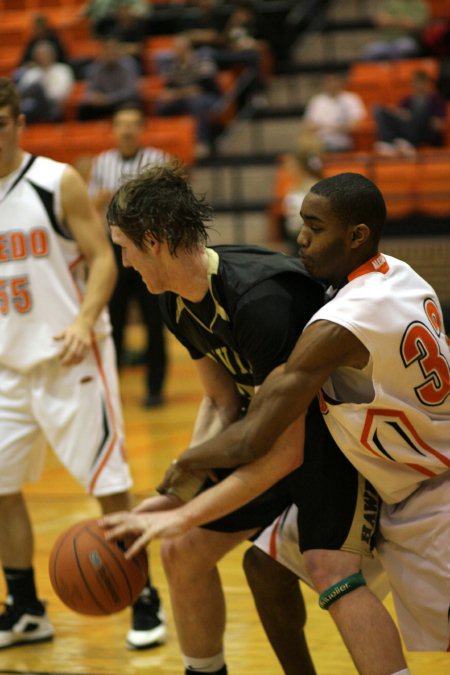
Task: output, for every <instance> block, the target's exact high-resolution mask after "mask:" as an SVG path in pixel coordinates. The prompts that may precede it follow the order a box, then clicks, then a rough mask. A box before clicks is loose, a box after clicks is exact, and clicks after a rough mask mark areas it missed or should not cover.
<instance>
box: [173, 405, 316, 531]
mask: <svg viewBox="0 0 450 675" xmlns="http://www.w3.org/2000/svg"><path fill="white" fill-rule="evenodd" d="M303 441H304V420H303V418H300V419H299V420H297V421H296V422H294V424H293V425H292V426H291V427H290V428H289V429H288V430H286V432H285V433H284V434H283V435H282V436H281V437H280V439H279V440H278V441H277V443H276V444H275V445H274V446H273V447H272V448H271V450H270V451H269V452H268V453H267V454H266V455H265V456H264V457H261V458H260V459H257V460H255V461H254V462H251V463H250V464H246V465H245V466H241V467H239V468H238V469H236V470H235V471H234V472H233V473H232V474H231V475H230V476H228V477H227V478H225V479H224V480H223V481H221V482H220V483H217V484H216V485H214V486H213V487H211V488H209V489H208V490H205V491H204V492H202V493H201V494H199V495H197V496H196V497H195V498H194V499H192V500H191V501H190V502H188V503H187V504H185V505H184V506H183V507H182V512H183V518H184V519H186V523H187V524H188V527H197V526H200V525H204V524H205V523H207V522H210V521H212V520H216V519H217V518H221V517H223V516H225V515H227V514H228V513H231V512H232V511H235V510H236V509H238V508H240V507H241V506H243V505H244V504H247V503H248V502H249V501H251V500H252V499H254V498H255V497H258V496H259V495H260V494H262V493H263V492H265V491H266V490H268V489H269V488H270V487H271V486H272V485H274V484H275V483H276V482H278V481H279V480H281V479H282V478H284V477H285V476H286V475H288V474H289V473H291V472H292V471H294V469H296V468H297V467H298V466H300V464H301V463H302V461H303Z"/></svg>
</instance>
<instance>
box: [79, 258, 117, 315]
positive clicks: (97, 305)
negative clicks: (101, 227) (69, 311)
mask: <svg viewBox="0 0 450 675" xmlns="http://www.w3.org/2000/svg"><path fill="white" fill-rule="evenodd" d="M116 278H117V267H116V263H115V260H114V255H113V252H112V249H111V248H110V247H109V245H108V247H105V249H104V250H103V251H102V252H101V253H99V254H97V255H96V256H95V257H94V258H93V259H92V260H91V261H90V262H89V275H88V280H87V284H86V291H85V296H84V298H83V301H82V303H81V309H80V313H79V319H80V320H82V321H83V322H85V323H86V325H88V326H89V327H90V328H92V327H93V326H94V324H95V322H96V320H97V318H98V316H99V314H100V312H101V311H102V309H103V308H104V307H105V306H106V304H107V303H108V301H109V299H110V297H111V295H112V292H113V290H114V286H115V283H116Z"/></svg>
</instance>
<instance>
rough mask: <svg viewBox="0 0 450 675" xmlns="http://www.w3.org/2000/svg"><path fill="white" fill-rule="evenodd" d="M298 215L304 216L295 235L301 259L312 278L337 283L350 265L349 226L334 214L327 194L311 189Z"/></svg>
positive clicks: (336, 284) (343, 277)
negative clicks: (324, 195)
mask: <svg viewBox="0 0 450 675" xmlns="http://www.w3.org/2000/svg"><path fill="white" fill-rule="evenodd" d="M300 216H301V218H302V219H303V225H302V226H301V228H300V233H299V235H298V238H297V243H298V245H299V246H300V251H299V256H300V259H301V260H302V261H303V263H304V265H305V267H306V269H307V270H308V272H309V273H310V274H311V275H312V276H313V277H314V278H316V279H322V280H325V281H327V282H329V283H330V284H332V285H333V286H338V285H339V284H340V283H341V282H342V280H343V279H345V277H346V276H347V275H348V274H349V273H350V272H351V269H352V265H351V264H350V262H349V255H350V252H351V247H350V243H351V239H352V228H350V227H346V226H345V225H343V224H342V223H341V222H340V221H339V220H338V219H337V218H336V216H335V215H334V214H333V211H332V207H331V205H330V202H329V200H328V199H327V198H326V197H323V196H321V195H316V194H314V193H312V192H309V193H308V194H307V195H306V197H305V199H304V200H303V204H302V208H301V210H300Z"/></svg>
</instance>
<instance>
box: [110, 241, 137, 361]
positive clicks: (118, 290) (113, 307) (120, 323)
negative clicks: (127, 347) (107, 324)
mask: <svg viewBox="0 0 450 675" xmlns="http://www.w3.org/2000/svg"><path fill="white" fill-rule="evenodd" d="M114 253H115V256H116V262H117V267H118V277H117V282H116V285H115V288H114V292H113V294H112V296H111V299H110V301H109V315H110V318H111V326H112V337H113V341H114V347H115V349H116V357H117V364H118V365H119V366H120V365H122V361H123V334H124V330H125V325H126V321H127V310H128V300H129V292H130V291H129V283H128V277H129V272H130V270H129V269H127V268H125V267H124V266H123V265H122V261H121V259H120V258H121V253H120V250H118V247H117V246H114ZM132 271H133V272H134V270H132Z"/></svg>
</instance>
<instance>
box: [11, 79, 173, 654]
mask: <svg viewBox="0 0 450 675" xmlns="http://www.w3.org/2000/svg"><path fill="white" fill-rule="evenodd" d="M23 124H24V119H23V115H21V114H20V101H19V97H18V95H17V92H16V90H15V87H14V85H13V84H12V83H11V82H10V81H9V80H8V79H6V78H0V560H1V562H2V565H3V572H4V575H5V580H6V586H7V591H8V597H7V602H6V611H5V612H3V613H2V614H0V648H2V647H9V646H11V645H13V644H17V643H29V642H38V641H42V640H48V639H50V638H51V637H52V636H53V628H52V625H51V623H50V622H49V620H48V618H47V615H46V612H45V607H44V605H43V603H42V602H41V601H40V600H39V599H38V597H37V594H36V588H35V583H34V574H33V567H32V557H33V537H32V530H31V525H30V519H29V516H28V511H27V507H26V504H25V501H24V499H23V496H22V492H21V488H22V485H23V483H24V482H25V481H27V480H36V479H37V478H38V477H39V475H40V473H41V470H42V465H43V462H44V455H45V450H46V447H47V445H48V444H49V445H51V446H52V448H53V450H54V451H55V453H56V454H57V456H58V457H59V459H60V461H61V462H62V464H63V465H64V466H65V467H66V468H67V469H68V470H69V471H70V472H71V473H72V474H73V475H74V476H75V477H76V478H77V479H78V480H79V481H80V482H81V483H82V484H83V485H84V486H85V488H86V490H87V491H88V492H89V493H90V494H92V495H95V496H96V497H97V498H98V500H99V502H100V505H101V507H102V510H103V512H109V511H113V510H114V511H115V510H117V509H121V508H128V507H129V506H130V495H129V488H130V487H131V476H130V471H129V468H128V464H127V462H126V460H125V457H124V448H123V445H124V436H123V422H122V412H121V408H120V398H119V390H118V381H117V373H116V370H115V355H114V347H113V343H112V338H111V337H110V326H109V318H108V314H107V313H106V311H105V309H104V308H105V305H106V303H107V301H108V299H109V297H110V295H111V292H112V290H113V287H114V283H115V280H116V266H115V262H114V255H113V252H112V248H111V246H110V244H109V241H108V238H107V235H106V232H105V230H104V228H103V226H102V224H101V223H100V221H99V219H98V218H97V216H96V213H95V210H94V208H93V206H92V204H91V203H90V201H89V198H88V194H87V189H86V187H85V184H84V182H83V181H82V179H81V177H80V176H79V175H78V173H77V172H76V171H75V170H74V169H73V168H72V167H69V166H68V165H66V164H60V163H59V162H54V161H52V160H51V159H47V158H44V157H32V156H31V155H29V154H28V153H26V152H24V151H22V149H21V148H20V144H19V141H20V132H21V129H22V127H23ZM148 590H149V594H150V589H148ZM161 637H162V636H161V635H159V638H161Z"/></svg>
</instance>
